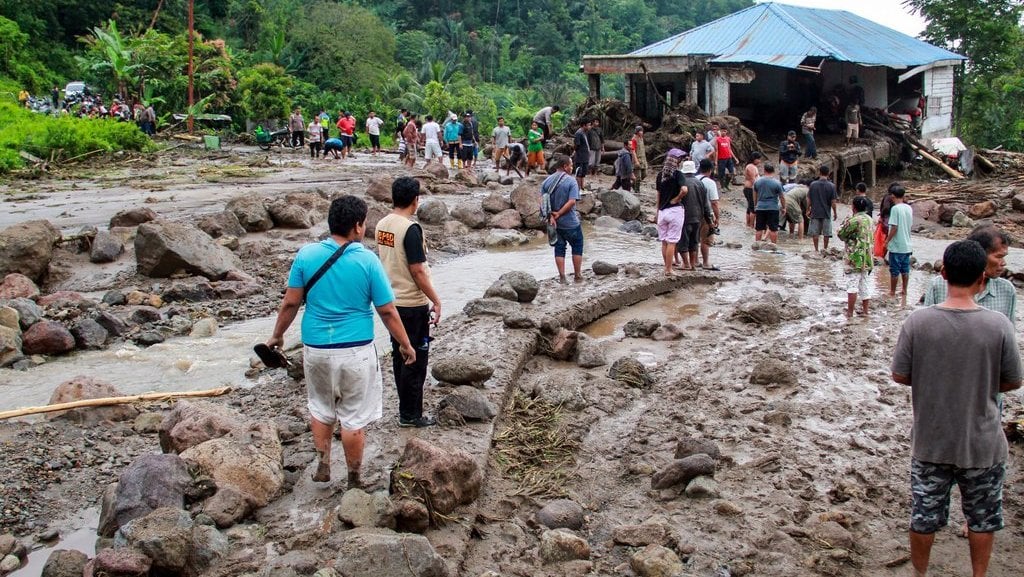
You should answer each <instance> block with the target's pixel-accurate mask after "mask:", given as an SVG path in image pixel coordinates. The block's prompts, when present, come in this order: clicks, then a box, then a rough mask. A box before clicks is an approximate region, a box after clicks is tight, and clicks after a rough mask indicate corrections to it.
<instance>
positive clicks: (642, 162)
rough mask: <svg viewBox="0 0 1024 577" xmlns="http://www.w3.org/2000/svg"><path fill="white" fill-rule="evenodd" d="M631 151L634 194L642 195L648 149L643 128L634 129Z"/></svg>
mask: <svg viewBox="0 0 1024 577" xmlns="http://www.w3.org/2000/svg"><path fill="white" fill-rule="evenodd" d="M629 151H630V152H632V153H633V174H634V178H633V192H634V193H636V194H640V182H641V181H643V179H645V178H647V149H646V148H645V146H644V127H643V126H637V127H636V128H635V129H633V138H631V139H630V140H629ZM680 152H682V151H680Z"/></svg>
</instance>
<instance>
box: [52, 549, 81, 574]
mask: <svg viewBox="0 0 1024 577" xmlns="http://www.w3.org/2000/svg"><path fill="white" fill-rule="evenodd" d="M88 564H89V556H88V555H86V554H85V553H82V552H81V551H75V550H74V549H71V550H67V549H57V550H55V551H53V552H52V553H50V556H49V557H47V558H46V564H45V565H43V572H42V573H41V574H40V577H82V574H83V572H84V571H85V566H86V565H88Z"/></svg>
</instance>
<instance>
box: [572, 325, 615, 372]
mask: <svg viewBox="0 0 1024 577" xmlns="http://www.w3.org/2000/svg"><path fill="white" fill-rule="evenodd" d="M576 364H577V365H579V366H580V367H582V368H584V369H593V368H595V367H602V366H604V365H607V364H608V359H607V358H605V354H604V347H602V346H601V343H600V341H598V340H596V339H592V338H590V337H588V336H587V335H585V334H583V333H580V335H579V337H578V338H577V341H576Z"/></svg>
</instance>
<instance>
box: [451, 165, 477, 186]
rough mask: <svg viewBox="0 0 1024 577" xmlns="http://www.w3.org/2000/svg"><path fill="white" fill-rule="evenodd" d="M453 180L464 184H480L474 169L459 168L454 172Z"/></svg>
mask: <svg viewBox="0 0 1024 577" xmlns="http://www.w3.org/2000/svg"><path fill="white" fill-rule="evenodd" d="M455 181H456V182H460V183H462V184H465V185H466V186H471V187H475V186H480V179H479V178H477V175H476V171H474V170H466V169H464V170H460V171H458V172H456V173H455Z"/></svg>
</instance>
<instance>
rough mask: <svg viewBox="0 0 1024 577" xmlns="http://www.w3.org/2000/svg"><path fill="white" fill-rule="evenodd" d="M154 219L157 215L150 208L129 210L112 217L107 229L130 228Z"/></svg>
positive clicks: (142, 207)
mask: <svg viewBox="0 0 1024 577" xmlns="http://www.w3.org/2000/svg"><path fill="white" fill-rule="evenodd" d="M156 219H157V214H156V213H155V212H153V210H152V209H150V208H147V207H145V206H140V207H137V208H129V209H126V210H122V211H121V212H118V213H117V214H115V215H114V216H112V217H111V218H110V226H109V228H119V227H121V228H131V227H134V226H139V225H140V224H142V223H144V222H149V221H151V220H156Z"/></svg>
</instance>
